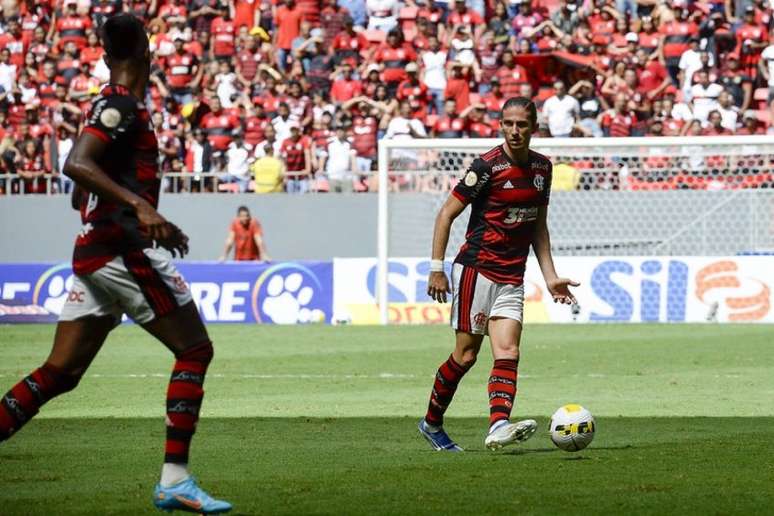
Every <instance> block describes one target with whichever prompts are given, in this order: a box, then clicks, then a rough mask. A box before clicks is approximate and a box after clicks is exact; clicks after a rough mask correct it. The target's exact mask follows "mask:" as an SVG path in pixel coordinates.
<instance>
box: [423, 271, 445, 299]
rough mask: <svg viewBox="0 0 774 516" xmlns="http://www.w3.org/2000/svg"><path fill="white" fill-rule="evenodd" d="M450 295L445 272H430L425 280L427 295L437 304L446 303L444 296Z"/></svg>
mask: <svg viewBox="0 0 774 516" xmlns="http://www.w3.org/2000/svg"><path fill="white" fill-rule="evenodd" d="M448 293H451V289H450V288H449V278H447V277H446V273H445V272H440V271H436V272H431V273H430V276H429V277H428V278H427V295H428V296H430V297H431V298H432V299H434V300H436V301H438V302H439V303H445V302H446V294H448Z"/></svg>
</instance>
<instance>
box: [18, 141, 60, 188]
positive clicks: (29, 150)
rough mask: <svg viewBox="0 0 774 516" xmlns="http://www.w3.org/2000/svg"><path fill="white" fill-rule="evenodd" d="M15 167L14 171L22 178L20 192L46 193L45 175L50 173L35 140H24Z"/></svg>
mask: <svg viewBox="0 0 774 516" xmlns="http://www.w3.org/2000/svg"><path fill="white" fill-rule="evenodd" d="M16 167H17V168H16V173H17V174H18V175H19V177H21V178H22V179H23V180H24V181H23V183H22V186H21V188H22V190H21V191H22V192H24V193H46V190H47V188H48V185H47V181H46V176H47V175H50V174H51V169H50V168H49V167H48V166H47V165H46V163H45V160H44V159H43V152H42V149H41V148H40V147H39V146H38V144H37V143H36V142H35V140H32V139H28V140H25V141H24V143H23V144H22V152H21V153H19V155H18V158H17V165H16Z"/></svg>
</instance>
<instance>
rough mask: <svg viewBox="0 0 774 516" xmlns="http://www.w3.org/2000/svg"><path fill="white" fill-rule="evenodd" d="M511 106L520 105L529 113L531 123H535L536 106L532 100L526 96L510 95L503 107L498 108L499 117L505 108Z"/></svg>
mask: <svg viewBox="0 0 774 516" xmlns="http://www.w3.org/2000/svg"><path fill="white" fill-rule="evenodd" d="M512 107H520V108H523V109H524V110H526V111H527V112H528V113H529V120H530V122H532V125H533V126H534V125H537V106H536V105H535V103H534V102H532V100H530V99H528V98H527V97H511V98H509V99H508V100H506V101H505V104H503V108H502V109H501V110H500V118H502V117H503V115H504V114H505V110H506V109H509V108H512Z"/></svg>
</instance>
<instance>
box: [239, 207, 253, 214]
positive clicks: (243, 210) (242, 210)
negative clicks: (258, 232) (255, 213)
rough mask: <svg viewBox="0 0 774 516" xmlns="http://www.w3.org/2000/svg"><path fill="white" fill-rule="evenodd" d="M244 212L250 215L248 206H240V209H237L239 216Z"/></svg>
mask: <svg viewBox="0 0 774 516" xmlns="http://www.w3.org/2000/svg"><path fill="white" fill-rule="evenodd" d="M242 212H245V213H247V214H248V215H250V210H248V209H247V206H240V207H239V208H237V215H239V214H240V213H242Z"/></svg>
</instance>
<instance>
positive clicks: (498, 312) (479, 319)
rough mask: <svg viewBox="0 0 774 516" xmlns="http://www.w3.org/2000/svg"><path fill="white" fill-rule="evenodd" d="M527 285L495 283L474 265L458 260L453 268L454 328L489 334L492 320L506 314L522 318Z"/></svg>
mask: <svg viewBox="0 0 774 516" xmlns="http://www.w3.org/2000/svg"><path fill="white" fill-rule="evenodd" d="M523 313H524V285H519V286H516V285H509V284H506V283H495V282H494V281H492V280H490V279H488V278H486V277H485V276H484V275H483V274H480V273H479V272H478V271H477V270H476V269H474V268H473V267H469V266H467V265H462V264H460V263H455V264H454V266H453V267H452V307H451V325H452V328H454V329H455V330H459V331H464V332H466V333H474V334H477V335H488V334H489V331H488V327H487V326H488V325H487V323H488V322H489V319H490V318H491V317H502V318H504V319H513V320H515V321H519V322H521V321H522V318H523V315H522V314H523Z"/></svg>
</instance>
